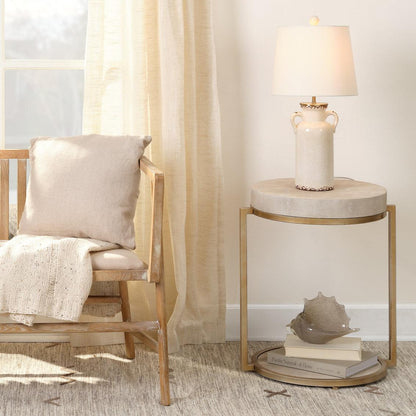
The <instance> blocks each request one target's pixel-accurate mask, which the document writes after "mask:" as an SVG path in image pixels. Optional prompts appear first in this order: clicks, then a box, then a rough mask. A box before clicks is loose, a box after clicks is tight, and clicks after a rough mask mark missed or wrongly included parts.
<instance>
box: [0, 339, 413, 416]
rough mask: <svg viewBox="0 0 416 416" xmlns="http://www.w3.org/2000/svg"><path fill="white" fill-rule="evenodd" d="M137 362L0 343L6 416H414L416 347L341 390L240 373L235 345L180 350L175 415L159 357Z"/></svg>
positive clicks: (140, 350)
mask: <svg viewBox="0 0 416 416" xmlns="http://www.w3.org/2000/svg"><path fill="white" fill-rule="evenodd" d="M270 345H277V344H276V343H273V344H272V343H265V342H255V343H250V350H251V352H255V351H257V350H259V349H263V348H266V347H268V346H270ZM365 348H366V349H370V350H374V351H386V350H387V344H386V343H382V342H377V343H375V342H372V343H365ZM136 354H137V356H136V359H135V360H133V361H130V360H127V359H125V358H124V357H125V356H124V347H123V346H121V345H116V346H106V347H82V348H71V347H70V345H69V344H46V343H43V344H31V343H26V344H0V392H1V401H0V415H2V416H3V415H4V416H6V415H7V416H25V415H31V416H37V415H42V416H43V415H45V416H46V415H77V416H79V415H94V416H99V415H103V416H104V415H108V416H123V415H141V416H147V415H151V416H154V415H175V416H179V415H181V416H182V415H185V416H188V415H189V416H198V415H206V416H208V415H220V416H228V415H230V416H234V415H235V416H239V415H250V416H257V415H259V416H269V415H270V416H271V415H278V416H389V415H390V416H398V415H401V416H416V343H414V342H401V343H399V346H398V366H397V368H396V369H391V370H389V372H388V375H387V377H386V378H385V379H384V380H382V381H380V382H378V383H375V384H372V385H370V386H362V387H352V388H340V389H338V390H334V389H330V388H318V387H313V388H310V387H301V386H294V385H290V384H284V383H280V382H275V381H272V380H268V379H266V378H263V377H261V376H259V375H257V374H254V373H246V372H242V371H240V370H239V344H238V343H236V342H228V343H225V344H208V345H207V344H206V345H188V346H184V347H183V348H182V350H181V352H180V353H176V354H172V355H171V356H170V365H169V366H170V368H171V373H170V374H171V376H170V381H171V396H172V405H171V406H169V407H164V406H161V405H160V404H159V379H158V357H157V354H155V353H154V352H151V351H149V350H147V349H146V348H145V347H142V346H141V345H137V346H136Z"/></svg>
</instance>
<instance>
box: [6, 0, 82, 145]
mask: <svg viewBox="0 0 416 416" xmlns="http://www.w3.org/2000/svg"><path fill="white" fill-rule="evenodd" d="M5 10H6V8H5V0H0V149H5V148H6V93H5V90H6V84H5V81H6V71H11V70H13V71H16V70H17V71H18V70H27V69H30V70H82V71H85V58H84V59H6V50H5V46H6V38H5V19H6V16H5ZM84 73H85V72H84Z"/></svg>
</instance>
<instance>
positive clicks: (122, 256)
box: [91, 248, 147, 270]
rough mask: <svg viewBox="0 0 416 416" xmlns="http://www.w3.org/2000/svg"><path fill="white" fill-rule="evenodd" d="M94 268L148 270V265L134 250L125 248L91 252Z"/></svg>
mask: <svg viewBox="0 0 416 416" xmlns="http://www.w3.org/2000/svg"><path fill="white" fill-rule="evenodd" d="M91 263H92V268H93V269H94V270H146V269H147V266H146V264H145V263H143V262H142V261H141V260H140V259H139V258H138V257H137V255H136V253H135V252H134V251H131V250H127V249H124V248H120V249H114V250H105V251H98V252H96V253H91Z"/></svg>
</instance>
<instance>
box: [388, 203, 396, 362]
mask: <svg viewBox="0 0 416 416" xmlns="http://www.w3.org/2000/svg"><path fill="white" fill-rule="evenodd" d="M387 212H388V214H389V360H388V366H389V367H395V366H396V363H397V328H396V206H395V205H387Z"/></svg>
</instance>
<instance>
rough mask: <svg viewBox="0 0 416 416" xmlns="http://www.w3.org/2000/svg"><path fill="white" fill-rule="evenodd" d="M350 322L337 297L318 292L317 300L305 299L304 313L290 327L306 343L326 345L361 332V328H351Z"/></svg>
mask: <svg viewBox="0 0 416 416" xmlns="http://www.w3.org/2000/svg"><path fill="white" fill-rule="evenodd" d="M349 322H350V318H349V317H348V316H347V314H346V313H345V306H344V305H341V304H339V303H338V302H337V301H336V299H335V296H324V295H323V294H322V293H321V292H318V296H317V297H316V298H313V299H310V300H308V299H306V298H305V304H304V308H303V312H301V313H300V314H299V315H298V316H296V318H295V319H293V320H292V322H291V323H290V324H289V325H288V326H289V327H290V329H291V330H292V332H293V333H294V334H295V335H297V336H298V337H299V338H300V339H301V340H303V341H305V342H309V343H311V344H325V343H326V342H328V341H330V340H331V339H334V338H338V337H342V336H343V335H347V334H350V333H351V332H357V331H359V328H350V327H349Z"/></svg>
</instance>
